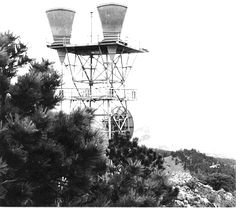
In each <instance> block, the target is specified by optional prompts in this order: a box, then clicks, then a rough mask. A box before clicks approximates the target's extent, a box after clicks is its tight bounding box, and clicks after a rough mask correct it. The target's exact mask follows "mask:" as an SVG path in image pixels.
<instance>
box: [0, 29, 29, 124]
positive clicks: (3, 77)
mask: <svg viewBox="0 0 236 208" xmlns="http://www.w3.org/2000/svg"><path fill="white" fill-rule="evenodd" d="M26 51H27V47H26V45H24V44H23V43H21V41H20V39H19V37H17V36H15V35H13V34H12V33H10V32H7V33H0V120H2V121H4V120H5V115H6V114H7V112H8V111H9V103H8V101H9V99H10V96H11V94H10V88H11V80H12V78H14V77H15V76H16V73H17V70H19V69H20V68H21V67H23V66H25V65H26V64H28V63H30V62H31V61H32V60H31V59H30V58H28V56H27V54H26Z"/></svg>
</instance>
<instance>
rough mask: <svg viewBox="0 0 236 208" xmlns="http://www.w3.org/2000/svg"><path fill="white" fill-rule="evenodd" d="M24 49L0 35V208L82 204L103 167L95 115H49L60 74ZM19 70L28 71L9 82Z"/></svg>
mask: <svg viewBox="0 0 236 208" xmlns="http://www.w3.org/2000/svg"><path fill="white" fill-rule="evenodd" d="M26 51H27V48H26V46H25V45H23V44H22V43H21V42H20V40H19V38H18V37H15V36H13V35H12V34H11V33H4V34H0V206H58V205H62V206H69V205H73V204H75V203H77V204H81V203H84V202H85V201H86V200H88V199H87V196H88V193H89V189H90V187H91V185H92V184H93V183H94V182H96V181H97V178H98V175H99V174H103V172H104V170H105V169H106V160H105V154H104V150H103V148H102V145H101V143H100V142H99V141H102V138H101V137H102V136H101V135H100V133H99V132H98V131H96V130H94V129H93V128H92V123H93V119H94V116H93V111H92V110H90V109H84V110H80V109H77V110H75V111H74V112H73V113H72V114H70V115H66V114H64V113H63V112H59V113H55V112H52V111H50V110H51V109H53V108H54V107H55V106H56V105H57V104H58V102H59V101H60V100H61V97H60V96H58V95H57V94H56V89H57V88H58V87H59V86H60V76H59V75H58V73H57V72H56V71H55V70H54V69H53V67H52V63H50V62H49V61H47V60H42V62H40V63H38V62H35V61H32V60H31V59H29V58H28V57H27V54H26ZM22 66H27V67H29V71H28V73H26V74H25V75H22V76H18V77H17V81H16V82H15V83H13V82H12V79H14V78H15V77H16V75H17V70H20V68H21V67H22Z"/></svg>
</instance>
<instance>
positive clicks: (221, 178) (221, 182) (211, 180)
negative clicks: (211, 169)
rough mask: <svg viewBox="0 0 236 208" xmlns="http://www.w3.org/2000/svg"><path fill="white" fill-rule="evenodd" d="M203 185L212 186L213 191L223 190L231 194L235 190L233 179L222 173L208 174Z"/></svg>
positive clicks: (235, 184)
mask: <svg viewBox="0 0 236 208" xmlns="http://www.w3.org/2000/svg"><path fill="white" fill-rule="evenodd" d="M205 183H207V184H209V185H210V186H212V188H213V189H215V190H220V189H224V190H225V191H229V192H233V191H234V190H235V189H236V187H235V186H236V182H235V179H234V178H233V177H232V176H230V175H226V174H222V173H212V174H209V175H208V176H207V177H206V179H205Z"/></svg>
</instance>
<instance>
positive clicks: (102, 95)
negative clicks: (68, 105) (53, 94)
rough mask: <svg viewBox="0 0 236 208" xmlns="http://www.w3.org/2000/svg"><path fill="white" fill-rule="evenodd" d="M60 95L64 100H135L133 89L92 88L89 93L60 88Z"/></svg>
mask: <svg viewBox="0 0 236 208" xmlns="http://www.w3.org/2000/svg"><path fill="white" fill-rule="evenodd" d="M59 91H60V94H61V95H62V96H63V98H64V99H65V100H129V101H132V100H136V99H137V90H135V89H113V88H112V89H107V88H94V89H92V91H91V92H92V93H90V89H89V88H78V89H76V88H62V89H59Z"/></svg>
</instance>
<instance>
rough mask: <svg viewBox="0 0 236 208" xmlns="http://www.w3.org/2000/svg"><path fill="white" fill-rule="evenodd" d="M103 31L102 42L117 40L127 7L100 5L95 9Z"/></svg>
mask: <svg viewBox="0 0 236 208" xmlns="http://www.w3.org/2000/svg"><path fill="white" fill-rule="evenodd" d="M97 9H98V13H99V16H100V20H101V23H102V30H103V36H104V40H103V41H114V40H115V41H116V40H119V38H120V34H121V29H122V25H123V22H124V18H125V14H126V10H127V6H124V5H121V4H102V5H99V6H98V7H97Z"/></svg>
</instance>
